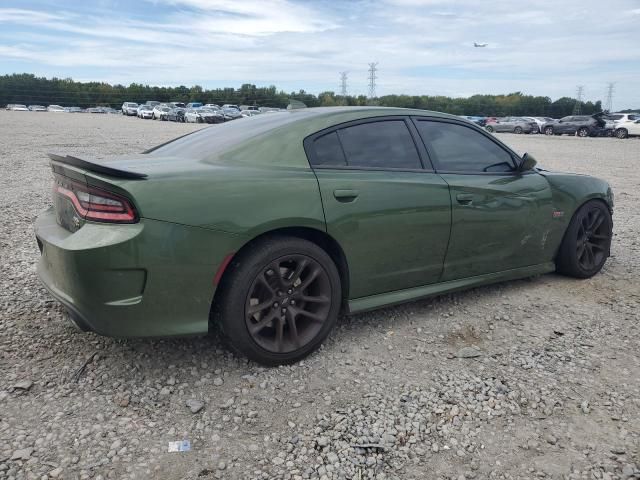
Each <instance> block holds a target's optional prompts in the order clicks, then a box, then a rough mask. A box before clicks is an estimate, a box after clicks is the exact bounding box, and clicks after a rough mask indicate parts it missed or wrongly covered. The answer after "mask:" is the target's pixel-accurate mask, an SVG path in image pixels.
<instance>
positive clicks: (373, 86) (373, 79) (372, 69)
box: [369, 62, 378, 100]
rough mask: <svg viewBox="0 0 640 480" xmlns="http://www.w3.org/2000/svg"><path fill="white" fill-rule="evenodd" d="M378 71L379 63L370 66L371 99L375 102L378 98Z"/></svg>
mask: <svg viewBox="0 0 640 480" xmlns="http://www.w3.org/2000/svg"><path fill="white" fill-rule="evenodd" d="M377 71H378V62H372V63H370V64H369V99H370V100H373V99H374V98H376V79H377V78H378V76H377V75H376V72H377Z"/></svg>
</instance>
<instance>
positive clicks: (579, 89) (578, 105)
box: [573, 85, 584, 115]
mask: <svg viewBox="0 0 640 480" xmlns="http://www.w3.org/2000/svg"><path fill="white" fill-rule="evenodd" d="M583 93H584V85H578V87H577V90H576V104H575V105H574V106H573V114H574V115H580V113H581V112H582V94H583Z"/></svg>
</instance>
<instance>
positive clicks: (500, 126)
mask: <svg viewBox="0 0 640 480" xmlns="http://www.w3.org/2000/svg"><path fill="white" fill-rule="evenodd" d="M495 130H496V132H508V131H509V117H503V118H499V119H498V120H497V121H496V129H495Z"/></svg>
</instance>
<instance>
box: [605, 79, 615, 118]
mask: <svg viewBox="0 0 640 480" xmlns="http://www.w3.org/2000/svg"><path fill="white" fill-rule="evenodd" d="M614 85H615V84H614V83H613V82H609V83H608V84H607V99H606V100H605V102H604V110H605V111H606V112H609V113H611V111H612V110H613V87H614Z"/></svg>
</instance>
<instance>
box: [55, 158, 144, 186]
mask: <svg viewBox="0 0 640 480" xmlns="http://www.w3.org/2000/svg"><path fill="white" fill-rule="evenodd" d="M48 155H49V158H50V159H51V160H53V161H54V162H59V163H64V164H66V165H71V166H72V167H78V168H82V169H84V170H89V171H90V172H94V173H101V174H103V175H108V176H110V177H117V178H128V179H130V180H144V179H145V178H147V175H146V174H145V173H138V172H132V171H131V170H123V169H121V168H113V167H108V166H106V165H103V164H99V163H93V162H89V161H87V160H82V159H81V158H77V157H72V156H70V155H67V156H65V157H63V156H62V155H56V154H55V153H49V154H48ZM54 170H55V169H54Z"/></svg>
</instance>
